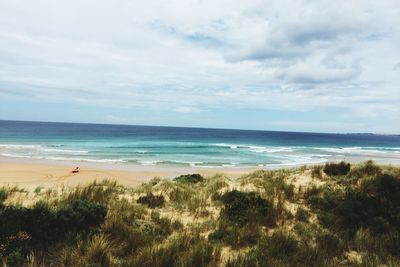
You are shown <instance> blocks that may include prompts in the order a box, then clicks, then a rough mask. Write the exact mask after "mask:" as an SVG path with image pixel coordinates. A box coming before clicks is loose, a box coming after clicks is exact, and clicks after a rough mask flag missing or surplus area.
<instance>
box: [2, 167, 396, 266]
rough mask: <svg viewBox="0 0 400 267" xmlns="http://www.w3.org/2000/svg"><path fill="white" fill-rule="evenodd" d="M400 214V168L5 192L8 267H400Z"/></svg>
mask: <svg viewBox="0 0 400 267" xmlns="http://www.w3.org/2000/svg"><path fill="white" fill-rule="evenodd" d="M299 181H300V182H299ZM18 194H19V195H18ZM17 195H18V198H16V196H17ZM21 197H26V198H30V199H31V201H29V202H21V201H20V198H21ZM21 203H25V204H21ZM399 210H400V168H397V167H390V166H378V165H376V164H374V163H373V162H371V161H368V162H365V163H362V164H357V165H351V164H348V163H345V162H339V163H334V162H333V163H328V164H326V165H319V166H310V167H307V166H303V167H301V168H294V169H283V170H275V171H257V172H254V173H250V174H248V175H244V176H243V177H241V178H239V179H235V180H233V179H230V178H229V177H225V176H224V175H222V174H220V175H216V176H214V177H201V176H199V175H196V174H194V175H193V174H189V175H185V176H180V177H178V178H177V179H175V180H167V179H161V178H154V179H152V180H151V181H150V182H149V183H146V184H143V185H141V186H139V187H136V188H125V187H122V186H119V185H118V184H117V183H116V182H115V181H108V180H105V181H97V182H93V183H90V184H87V185H82V186H78V187H74V188H67V187H60V188H51V189H47V190H42V189H40V190H35V191H34V192H25V191H23V190H21V189H19V188H16V187H2V188H0V224H1V229H0V260H1V262H2V264H3V265H4V266H110V267H111V266H238V267H239V266H399V265H400V252H399V249H398V248H399V247H400V216H399Z"/></svg>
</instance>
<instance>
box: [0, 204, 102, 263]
mask: <svg viewBox="0 0 400 267" xmlns="http://www.w3.org/2000/svg"><path fill="white" fill-rule="evenodd" d="M105 215H106V209H105V208H104V207H103V206H100V205H98V204H95V203H91V202H87V201H83V200H77V201H74V202H72V203H71V204H69V205H67V206H65V207H63V208H61V209H58V210H54V209H51V208H49V207H48V206H47V205H46V203H41V202H39V203H38V204H36V205H35V206H34V207H33V208H24V207H15V206H7V207H4V208H3V209H1V210H0V225H1V226H2V227H0V244H2V245H3V246H4V251H3V254H5V255H8V254H11V253H13V252H15V251H17V250H18V251H20V252H21V253H24V254H25V256H26V255H27V254H28V252H29V251H32V250H44V251H46V250H47V249H48V248H49V247H51V246H52V245H54V244H55V243H57V242H62V241H63V239H64V238H65V237H66V236H67V234H68V233H70V232H74V233H75V234H78V233H80V234H86V233H88V231H90V230H91V229H92V228H93V227H98V226H99V225H100V224H101V223H102V222H103V220H104V217H105Z"/></svg>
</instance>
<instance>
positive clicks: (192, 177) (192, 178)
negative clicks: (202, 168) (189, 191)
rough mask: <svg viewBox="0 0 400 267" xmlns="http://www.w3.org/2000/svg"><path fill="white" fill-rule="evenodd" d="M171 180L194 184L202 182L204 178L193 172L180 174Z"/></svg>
mask: <svg viewBox="0 0 400 267" xmlns="http://www.w3.org/2000/svg"><path fill="white" fill-rule="evenodd" d="M173 180H174V181H176V182H179V183H189V184H195V183H199V182H202V181H203V180H204V178H203V176H201V175H200V174H196V173H195V174H185V175H181V176H178V177H176V178H174V179H173Z"/></svg>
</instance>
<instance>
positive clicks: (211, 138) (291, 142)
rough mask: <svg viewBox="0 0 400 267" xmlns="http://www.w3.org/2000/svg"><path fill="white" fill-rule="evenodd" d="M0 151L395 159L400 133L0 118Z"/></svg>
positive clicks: (234, 161) (34, 155)
mask: <svg viewBox="0 0 400 267" xmlns="http://www.w3.org/2000/svg"><path fill="white" fill-rule="evenodd" d="M0 157H3V158H27V159H36V160H52V161H68V162H71V161H76V162H99V163H101V162H103V163H108V164H138V165H168V166H192V167H199V168H201V167H202V168H210V167H251V166H259V167H261V166H262V167H268V166H270V167H280V166H291V165H300V164H316V163H323V162H326V161H334V160H342V159H344V160H357V161H361V160H368V159H372V160H375V161H378V162H380V163H392V162H400V135H377V134H327V133H302V132H279V131H251V130H229V129H205V128H182V127H158V126H129V125H104V124H80V123H53V122H21V121H0Z"/></svg>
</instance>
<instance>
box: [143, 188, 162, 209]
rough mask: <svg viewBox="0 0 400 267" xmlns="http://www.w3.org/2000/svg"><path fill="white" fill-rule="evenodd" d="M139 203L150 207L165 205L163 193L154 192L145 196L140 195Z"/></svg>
mask: <svg viewBox="0 0 400 267" xmlns="http://www.w3.org/2000/svg"><path fill="white" fill-rule="evenodd" d="M137 203H140V204H146V205H147V206H148V207H149V208H157V207H162V206H163V205H164V196H163V195H158V196H157V195H153V193H151V192H150V193H148V194H147V195H145V196H141V197H139V199H138V200H137Z"/></svg>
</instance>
